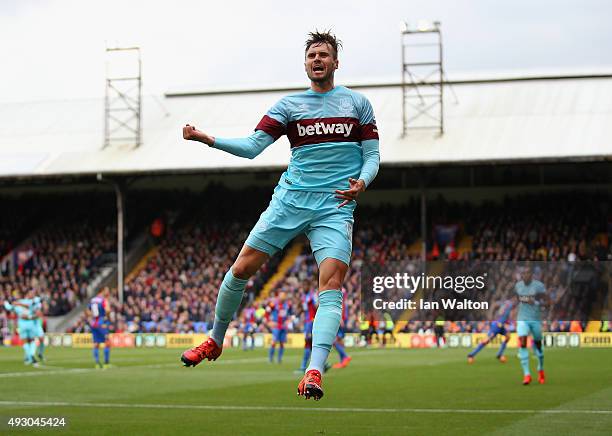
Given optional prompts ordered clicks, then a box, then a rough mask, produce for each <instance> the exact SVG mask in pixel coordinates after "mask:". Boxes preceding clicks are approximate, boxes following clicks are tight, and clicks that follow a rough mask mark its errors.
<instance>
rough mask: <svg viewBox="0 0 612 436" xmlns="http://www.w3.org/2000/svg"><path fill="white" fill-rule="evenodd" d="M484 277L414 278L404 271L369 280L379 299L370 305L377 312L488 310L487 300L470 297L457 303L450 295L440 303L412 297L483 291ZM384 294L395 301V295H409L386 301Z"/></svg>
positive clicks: (431, 276) (418, 276)
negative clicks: (420, 293) (419, 294)
mask: <svg viewBox="0 0 612 436" xmlns="http://www.w3.org/2000/svg"><path fill="white" fill-rule="evenodd" d="M486 277H487V273H486V272H485V273H483V274H482V275H476V276H470V275H467V276H463V275H457V276H439V275H438V276H436V275H425V273H421V274H420V275H416V276H415V275H413V274H409V273H406V272H404V273H399V272H398V273H395V275H393V276H374V277H373V278H372V292H373V293H374V294H379V295H380V298H374V299H373V301H372V306H373V308H374V309H376V310H397V309H402V310H405V309H422V310H438V309H445V310H446V309H449V310H453V309H457V310H488V309H489V302H488V301H474V300H472V299H470V298H464V299H462V300H459V299H457V298H455V297H454V296H451V297H449V298H441V299H440V300H439V301H428V300H424V299H422V298H419V299H413V298H412V297H413V296H414V294H415V293H416V292H417V291H418V290H422V291H446V292H455V293H457V294H463V293H464V292H466V291H475V290H478V291H481V290H483V289H486V281H485V280H486ZM385 291H388V293H389V294H392V296H391V298H397V296H398V294H399V295H402V294H404V295H406V293H408V295H409V296H406V297H404V298H401V297H400V298H399V299H391V300H389V299H388V297H387V296H384V295H382V294H383V293H385ZM389 291H390V292H389Z"/></svg>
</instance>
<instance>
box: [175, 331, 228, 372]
mask: <svg viewBox="0 0 612 436" xmlns="http://www.w3.org/2000/svg"><path fill="white" fill-rule="evenodd" d="M222 352H223V348H222V347H220V346H218V345H217V343H216V342H215V341H213V340H212V338H208V339H206V340H205V341H204V342H202V343H201V344H200V345H198V346H197V347H194V348H192V349H191V350H187V351H185V352H184V353H183V355H182V356H181V361H182V362H183V366H196V365H197V364H198V363H200V362H201V361H203V360H204V359H208V360H209V361H210V360H217V359H218V358H219V356H220V355H221V353H222Z"/></svg>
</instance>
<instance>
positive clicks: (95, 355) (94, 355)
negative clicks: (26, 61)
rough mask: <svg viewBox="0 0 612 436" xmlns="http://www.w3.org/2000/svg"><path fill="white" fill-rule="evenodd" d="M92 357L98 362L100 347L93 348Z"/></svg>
mask: <svg viewBox="0 0 612 436" xmlns="http://www.w3.org/2000/svg"><path fill="white" fill-rule="evenodd" d="M93 357H94V360H95V361H96V363H100V349H99V348H97V347H96V348H94V349H93Z"/></svg>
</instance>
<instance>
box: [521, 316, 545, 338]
mask: <svg viewBox="0 0 612 436" xmlns="http://www.w3.org/2000/svg"><path fill="white" fill-rule="evenodd" d="M516 334H517V335H519V337H521V336H529V334H531V337H532V338H533V340H534V341H541V340H542V321H517V322H516Z"/></svg>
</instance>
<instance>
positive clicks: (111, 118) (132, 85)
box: [103, 47, 142, 148]
mask: <svg viewBox="0 0 612 436" xmlns="http://www.w3.org/2000/svg"><path fill="white" fill-rule="evenodd" d="M106 55H107V56H106V93H105V99H104V147H103V148H106V147H108V146H111V145H128V146H133V147H134V148H136V147H139V146H140V144H141V143H142V127H141V126H142V125H141V115H142V62H141V58H140V47H113V48H107V49H106Z"/></svg>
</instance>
